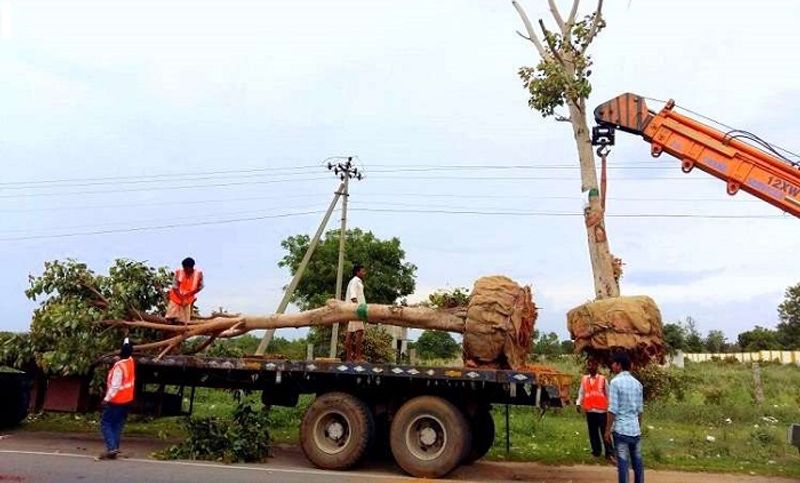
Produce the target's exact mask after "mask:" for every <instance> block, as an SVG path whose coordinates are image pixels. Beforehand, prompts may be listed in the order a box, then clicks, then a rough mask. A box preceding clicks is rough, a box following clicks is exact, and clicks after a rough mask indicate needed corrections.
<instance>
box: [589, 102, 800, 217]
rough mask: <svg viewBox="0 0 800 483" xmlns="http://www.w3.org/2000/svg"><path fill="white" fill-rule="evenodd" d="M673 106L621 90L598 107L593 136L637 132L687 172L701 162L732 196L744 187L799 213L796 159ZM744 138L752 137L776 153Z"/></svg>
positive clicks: (799, 171) (653, 151) (608, 138)
mask: <svg viewBox="0 0 800 483" xmlns="http://www.w3.org/2000/svg"><path fill="white" fill-rule="evenodd" d="M674 107H675V103H674V101H672V100H670V101H669V102H668V103H667V104H666V106H664V108H663V109H662V110H661V111H660V112H658V113H656V112H654V111H651V110H649V109H648V108H647V104H646V103H645V99H644V98H643V97H641V96H637V95H636V94H630V93H627V94H622V95H620V96H617V97H615V98H614V99H611V100H610V101H608V102H605V103H603V104H601V105H599V106H598V107H597V109H595V111H594V118H595V121H596V122H597V124H598V127H599V129H598V128H595V130H596V131H595V136H594V137H595V138H598V137H600V138H602V139H601V140H600V142H599V144H613V130H614V129H620V130H622V131H625V132H629V133H632V134H639V135H641V136H642V137H643V138H644V140H645V141H647V142H649V143H650V144H651V149H650V152H651V154H652V155H653V156H654V157H658V156H660V155H661V153H662V152H666V153H668V154H671V155H672V156H674V157H676V158H678V159H680V160H681V169H682V170H683V172H684V173H688V172H690V171H691V170H692V169H694V168H695V167H697V168H699V169H701V170H702V171H705V172H706V173H708V174H710V175H712V176H715V177H717V178H719V179H721V180H723V181H725V182H726V183H727V191H728V194H729V195H735V194H736V193H737V192H738V191H739V190H743V191H745V192H747V193H750V194H752V195H753V196H756V197H758V198H761V199H762V200H764V201H766V202H767V203H769V204H771V205H774V206H776V207H778V208H780V209H781V210H783V211H785V212H787V213H791V214H792V215H794V216H797V217H800V168H798V166H797V164H796V163H793V162H791V161H789V160H788V159H786V158H784V157H782V156H781V155H780V153H778V152H777V151H776V150H775V149H774V148H772V147H771V146H770V145H769V144H767V143H766V142H764V141H762V140H760V139H759V138H757V137H756V136H754V135H752V134H750V133H747V132H744V131H729V132H723V131H720V130H718V129H715V128H713V127H711V126H708V125H706V124H703V123H701V122H698V121H696V120H694V119H692V118H690V117H688V116H685V115H683V114H680V113H677V112H675V111H674V110H673V108H674ZM740 138H749V139H751V140H753V141H755V142H757V143H759V144H761V145H762V146H764V148H765V149H767V150H770V151H772V154H771V153H769V152H767V151H764V150H761V149H759V148H757V147H755V146H753V145H752V144H749V143H746V142H744V141H741V140H740ZM603 139H604V140H605V142H604V141H603ZM609 141H610V142H609Z"/></svg>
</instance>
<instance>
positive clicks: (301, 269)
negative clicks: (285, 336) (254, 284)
mask: <svg viewBox="0 0 800 483" xmlns="http://www.w3.org/2000/svg"><path fill="white" fill-rule="evenodd" d="M352 159H353V158H352V157H349V158H347V163H345V164H346V165H350V164H351V163H352ZM328 169H329V170H331V169H333V170H334V173H335V174H336V175H337V176H338V177H339V179H340V180H341V184H339V187H338V188H337V189H336V191H335V192H334V196H333V199H332V200H331V204H330V205H329V206H328V211H327V212H325V216H323V217H322V222H321V223H320V224H319V227H318V228H317V232H316V233H315V234H314V238H312V239H311V242H310V243H309V244H308V249H306V253H305V254H304V255H303V259H302V260H301V261H300V265H299V266H298V267H297V271H295V273H294V277H292V281H291V282H289V286H288V287H286V291H285V292H284V294H283V298H282V299H281V301H280V303H279V304H278V308H277V309H276V310H275V313H276V314H282V313H284V312H285V311H286V307H287V306H288V305H289V301H290V300H291V299H292V295H293V294H294V291H295V289H296V288H297V285H298V284H299V283H300V279H302V278H303V273H305V271H306V267H307V266H308V262H309V261H310V260H311V255H313V254H314V250H316V248H317V245H318V244H319V240H320V238H321V237H322V234H323V233H324V232H325V227H326V226H328V220H330V218H331V214H333V210H334V209H336V204H337V203H338V202H339V199H340V198H341V197H342V196H344V195H346V193H347V182H348V180H349V179H350V176H346V177H345V176H344V175H343V174H340V173H339V172H338V165H337V167H336V168H334V165H332V164H331V163H330V162H329V163H328ZM352 171H353V177H355V178H358V179H361V178H362V174H361V173H359V172H358V170H357V168H354V167H353V168H352ZM346 211H347V197H346V196H345V198H344V204H343V209H342V226H344V223H345V221H346ZM339 245H340V246H339V250H340V253H339V273H338V278H339V279H337V282H336V283H337V287H338V288H337V296H336V298H339V295H338V293H339V292H341V290H340V288H341V280H340V279H341V271H342V268H341V265H342V258H343V253H341V252H342V250H344V246H343V244H342V243H340V244H339ZM274 334H275V330H274V329H271V330H267V331H266V332H265V333H264V337H262V338H261V342H260V343H259V344H258V349H256V355H257V356H263V355H264V352H266V350H267V346H268V345H269V342H270V341H271V340H272V336H273V335H274Z"/></svg>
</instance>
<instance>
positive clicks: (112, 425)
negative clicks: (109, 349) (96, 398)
mask: <svg viewBox="0 0 800 483" xmlns="http://www.w3.org/2000/svg"><path fill="white" fill-rule="evenodd" d="M132 354H133V344H131V342H130V340H128V338H127V337H126V338H125V341H124V342H123V343H122V349H120V351H119V360H118V361H117V362H115V363H114V366H113V367H112V368H111V370H110V371H109V372H108V377H107V379H106V395H105V397H104V398H103V403H102V404H103V416H102V418H101V419H100V432H101V433H102V434H103V439H104V440H105V442H106V451H105V453H102V454H100V456H99V457H98V459H101V460H113V459H115V458H116V457H117V454H119V442H120V437H121V436H122V428H123V427H124V426H125V419H126V418H127V416H128V409H129V408H130V405H131V403H132V402H133V396H134V394H133V392H134V385H135V384H136V370H135V366H134V362H133V358H132V357H131V355H132Z"/></svg>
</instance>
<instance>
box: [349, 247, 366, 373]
mask: <svg viewBox="0 0 800 483" xmlns="http://www.w3.org/2000/svg"><path fill="white" fill-rule="evenodd" d="M366 275H367V269H366V268H364V266H363V265H360V264H358V263H356V264H355V265H354V266H353V278H351V279H350V282H349V283H348V284H347V295H346V300H348V301H349V302H353V303H355V304H359V305H360V304H366V303H367V299H366V298H365V297H364V277H365V276H366ZM344 352H345V360H347V361H363V360H364V322H363V321H361V320H351V321H350V322H348V323H347V334H346V335H345V338H344Z"/></svg>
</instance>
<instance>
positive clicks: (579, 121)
mask: <svg viewBox="0 0 800 483" xmlns="http://www.w3.org/2000/svg"><path fill="white" fill-rule="evenodd" d="M569 113H570V122H571V124H572V132H573V135H574V137H575V144H577V146H578V159H579V160H580V165H581V191H583V192H588V194H589V199H588V206H587V208H586V210H585V212H584V216H585V222H586V232H587V240H588V242H589V258H590V260H591V263H592V274H593V276H594V292H595V296H596V297H597V298H598V299H604V298H609V297H618V296H619V284H618V283H617V280H616V278H615V277H614V264H613V257H612V256H611V250H610V249H609V246H608V236H607V234H606V223H605V214H604V213H603V208H602V207H601V206H600V190H599V188H598V185H597V168H596V167H595V162H594V151H593V150H592V142H591V138H590V136H589V126H588V125H587V123H586V109H585V105H584V103H583V102H581V105H579V106H576V105H575V104H573V103H572V102H570V103H569Z"/></svg>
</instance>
